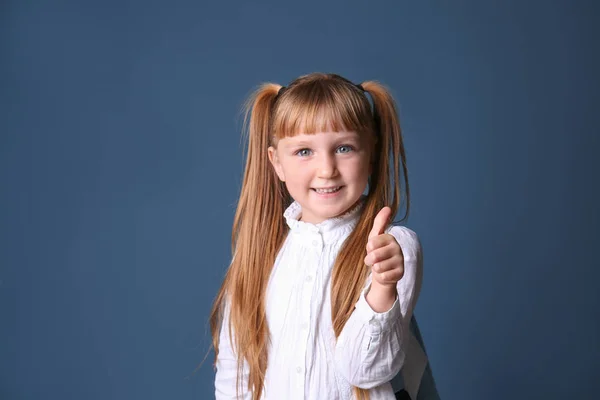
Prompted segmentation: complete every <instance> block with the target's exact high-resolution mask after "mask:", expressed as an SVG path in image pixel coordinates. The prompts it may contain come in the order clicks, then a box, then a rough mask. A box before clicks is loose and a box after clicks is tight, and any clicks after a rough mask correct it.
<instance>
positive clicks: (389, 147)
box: [361, 81, 410, 221]
mask: <svg viewBox="0 0 600 400" xmlns="http://www.w3.org/2000/svg"><path fill="white" fill-rule="evenodd" d="M361 86H362V87H363V88H364V90H365V91H366V92H368V93H369V94H370V95H371V98H372V100H373V120H374V123H375V132H376V136H377V138H378V143H377V145H376V149H375V151H376V153H375V154H378V155H379V163H378V166H377V169H374V170H373V174H372V177H371V185H373V186H374V189H375V191H376V192H379V193H381V195H383V196H385V197H384V198H383V199H381V200H383V205H382V207H383V206H385V205H387V206H389V207H390V208H391V209H392V216H394V215H396V212H397V211H398V207H399V205H400V202H401V198H400V193H401V191H400V183H399V179H398V172H399V164H400V162H401V163H402V174H403V177H404V187H405V189H406V212H405V214H404V217H403V218H402V219H401V220H400V221H405V220H406V219H407V218H408V213H409V211H410V188H409V186H408V171H407V166H406V152H405V150H404V141H403V139H402V131H401V128H400V121H399V118H398V110H397V107H396V103H395V101H394V99H393V97H392V95H391V94H390V92H389V90H388V89H387V88H385V87H384V86H383V85H381V84H380V83H378V82H375V81H367V82H363V83H362V84H361ZM390 158H391V159H392V165H393V168H392V169H391V174H390V165H389V162H390ZM379 187H380V188H381V190H380V191H379V190H377V188H379Z"/></svg>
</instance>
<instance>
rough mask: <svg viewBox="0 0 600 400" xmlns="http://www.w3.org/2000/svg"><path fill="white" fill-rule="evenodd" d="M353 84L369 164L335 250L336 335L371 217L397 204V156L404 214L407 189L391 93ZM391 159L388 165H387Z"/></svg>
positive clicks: (359, 274)
mask: <svg viewBox="0 0 600 400" xmlns="http://www.w3.org/2000/svg"><path fill="white" fill-rule="evenodd" d="M357 87H358V88H359V89H361V90H364V91H365V92H368V93H369V94H370V95H371V98H372V100H373V107H372V121H371V122H372V124H371V126H372V130H373V132H372V138H373V139H372V146H373V147H372V149H373V154H374V157H373V165H372V168H373V169H372V173H371V177H370V180H369V195H368V196H367V199H366V202H365V205H364V209H363V212H362V214H361V216H360V218H359V220H358V222H357V225H356V227H355V229H354V230H353V231H352V233H351V234H350V235H349V236H348V238H347V239H346V241H345V242H344V244H343V246H342V248H341V249H340V251H339V253H338V257H337V259H336V261H335V265H334V267H333V272H332V284H331V316H332V323H333V330H334V332H335V336H336V337H338V336H339V335H340V333H341V332H342V329H343V328H344V325H346V322H347V321H348V319H349V318H350V316H351V315H352V312H353V311H354V306H355V304H356V302H357V301H358V298H359V296H360V294H361V292H362V290H363V287H364V284H365V281H366V279H367V275H368V272H369V269H368V268H367V266H366V265H365V264H364V258H365V256H366V249H365V243H366V242H367V238H368V236H369V232H370V231H371V228H372V225H373V220H374V219H375V216H376V215H377V214H378V213H379V211H380V210H381V209H382V208H383V207H384V206H389V207H390V208H391V209H392V214H391V216H392V219H393V218H394V216H395V215H396V212H397V211H398V207H399V204H400V193H401V191H400V182H399V180H398V168H399V164H400V162H399V158H400V159H401V162H402V169H403V174H404V187H405V189H406V214H405V216H404V217H403V219H402V221H403V220H405V219H406V218H407V217H408V211H409V205H410V200H409V197H410V191H409V187H408V176H407V169H406V159H405V151H404V144H403V140H402V132H401V130H400V122H399V119H398V115H397V109H396V105H395V102H394V100H393V98H392V96H391V95H390V94H389V92H388V90H387V89H386V88H385V87H383V86H382V85H381V84H379V83H377V82H374V81H367V82H363V83H362V84H360V85H357ZM390 158H391V161H392V163H391V165H390ZM353 391H354V395H355V397H356V398H357V399H360V400H368V399H369V393H368V391H367V390H364V389H359V388H357V387H355V388H354V389H353Z"/></svg>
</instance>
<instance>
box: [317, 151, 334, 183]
mask: <svg viewBox="0 0 600 400" xmlns="http://www.w3.org/2000/svg"><path fill="white" fill-rule="evenodd" d="M336 173H337V165H336V160H335V156H334V155H331V154H324V155H323V156H322V157H321V158H320V159H319V161H318V166H317V175H318V177H319V178H331V177H333V176H335V175H336Z"/></svg>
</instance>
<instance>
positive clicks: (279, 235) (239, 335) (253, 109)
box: [211, 83, 289, 400]
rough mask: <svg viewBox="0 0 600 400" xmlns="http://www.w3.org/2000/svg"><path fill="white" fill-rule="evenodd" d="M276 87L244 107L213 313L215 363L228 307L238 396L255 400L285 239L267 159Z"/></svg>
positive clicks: (278, 192) (280, 200)
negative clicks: (268, 302)
mask: <svg viewBox="0 0 600 400" xmlns="http://www.w3.org/2000/svg"><path fill="white" fill-rule="evenodd" d="M280 88H281V86H279V85H275V84H271V83H267V84H263V85H262V86H260V87H259V88H258V89H257V90H256V91H255V92H254V93H253V94H252V95H251V96H250V98H249V99H248V101H247V102H246V104H245V116H244V132H245V133H246V135H245V139H246V142H247V146H245V148H246V149H247V152H246V154H245V156H246V165H245V170H244V178H243V182H242V188H241V193H240V198H239V201H238V207H237V210H236V213H235V217H234V221H233V229H232V236H231V250H232V254H234V255H235V256H234V257H233V260H232V263H231V265H230V267H229V269H228V271H227V274H226V276H225V280H224V283H223V286H222V287H221V290H220V291H219V294H218V295H217V298H216V300H215V304H214V306H213V310H212V313H211V329H212V335H213V345H214V348H215V362H216V357H218V346H219V329H220V327H221V324H222V321H223V318H224V315H223V310H224V306H225V304H226V303H227V305H228V306H229V307H228V310H229V312H230V314H229V317H230V323H229V326H228V327H224V328H227V329H228V330H229V337H230V338H231V339H232V346H233V349H234V352H235V354H236V356H237V358H238V374H237V376H238V378H237V384H236V388H237V390H238V393H239V391H240V390H248V391H251V392H252V398H253V399H255V400H258V399H259V398H260V396H261V393H262V390H263V383H264V379H265V372H266V369H267V350H268V340H269V335H268V327H267V320H266V307H265V297H266V286H267V283H268V279H269V276H270V273H271V269H272V267H273V265H274V263H275V258H276V256H277V252H278V251H279V248H280V247H281V244H282V243H283V240H284V238H285V234H286V230H285V225H284V223H283V220H282V217H281V216H282V214H283V211H284V207H286V206H287V205H286V203H287V202H288V201H289V199H288V198H287V197H286V195H285V193H287V190H286V189H285V187H284V186H283V185H284V184H283V183H282V182H280V181H279V180H278V177H277V175H276V173H275V171H274V170H273V169H272V168H271V166H270V164H269V160H268V156H267V148H268V147H269V145H270V141H271V137H272V135H271V115H272V112H273V106H274V104H275V102H276V100H277V94H278V91H279V89H280ZM232 333H234V335H232ZM234 336H235V340H233V338H234ZM244 362H247V363H248V373H249V376H248V387H247V388H241V387H240V385H241V380H240V376H242V371H243V366H244Z"/></svg>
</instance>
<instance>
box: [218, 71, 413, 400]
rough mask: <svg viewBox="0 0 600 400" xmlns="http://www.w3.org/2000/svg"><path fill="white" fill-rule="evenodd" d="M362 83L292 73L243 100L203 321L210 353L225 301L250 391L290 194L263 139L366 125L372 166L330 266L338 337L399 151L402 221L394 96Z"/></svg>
mask: <svg viewBox="0 0 600 400" xmlns="http://www.w3.org/2000/svg"><path fill="white" fill-rule="evenodd" d="M361 86H362V88H361V87H358V86H357V85H354V84H353V83H352V82H350V81H349V80H347V79H345V78H343V77H341V76H339V75H335V74H322V73H313V74H309V75H305V76H301V77H299V78H297V79H296V80H294V81H293V82H292V83H291V84H290V85H289V86H288V87H286V88H285V90H282V91H281V93H280V92H279V91H280V89H281V88H282V86H281V85H277V84H274V83H265V84H263V85H261V86H260V87H259V88H258V89H257V90H256V91H255V92H254V93H253V94H252V95H251V96H250V98H249V99H248V101H247V102H246V105H245V110H246V114H245V120H244V132H247V137H246V140H247V153H246V166H245V169H244V177H243V183H242V188H241V193H240V198H239V202H238V206H237V210H236V213H235V217H234V221H233V229H232V235H231V250H232V254H233V259H232V262H231V265H230V266H229V269H228V270H227V273H226V275H225V279H224V282H223V285H222V286H221V288H220V290H219V292H218V294H217V297H216V299H215V302H214V304H213V307H212V311H211V315H210V324H211V332H212V337H213V346H214V349H215V362H216V359H217V358H218V356H219V334H220V329H221V324H222V323H223V318H224V309H225V304H226V303H227V305H228V310H229V313H230V314H229V321H230V322H229V326H228V327H223V329H228V332H229V337H230V338H232V335H231V334H232V332H234V333H235V341H232V347H233V349H234V352H235V354H236V356H237V358H238V379H237V384H236V389H237V390H239V389H240V384H241V382H240V375H241V372H242V368H243V363H244V361H246V362H247V363H248V374H249V375H248V388H247V390H249V391H251V392H252V399H253V400H258V399H259V398H260V396H261V394H262V391H263V386H264V379H265V372H266V369H267V359H268V358H267V351H268V345H269V330H268V326H267V318H266V311H265V297H266V289H267V282H268V280H269V276H270V273H271V269H272V267H273V264H274V263H275V258H276V256H277V253H278V252H279V250H280V248H281V246H282V244H283V242H284V240H285V238H286V235H287V233H288V227H287V226H286V224H285V221H284V219H283V212H284V211H285V209H286V208H287V207H288V206H289V205H290V204H291V202H292V201H293V199H292V198H291V197H290V195H289V193H288V191H287V189H286V187H285V184H284V183H283V182H281V181H280V180H279V179H278V177H277V175H276V174H275V171H274V169H273V167H272V166H271V165H270V163H269V160H268V155H267V149H268V147H269V146H276V144H277V141H278V139H281V138H283V137H289V136H293V135H296V134H298V133H304V134H314V133H317V132H322V131H342V130H346V131H356V132H358V133H359V134H360V135H365V136H364V137H366V138H367V139H368V140H369V143H371V146H372V147H371V150H372V151H373V153H372V155H373V157H371V160H372V167H373V169H372V173H371V177H370V179H369V192H368V195H367V196H366V199H365V203H364V206H363V212H362V213H361V215H360V217H359V219H358V222H357V224H356V227H355V229H354V230H353V231H352V232H351V233H350V235H349V236H348V238H347V239H346V240H345V242H344V244H343V245H342V247H341V249H340V251H339V253H338V255H337V258H336V260H335V264H334V266H333V272H332V283H331V316H332V317H331V318H332V323H333V330H334V332H335V336H336V337H338V336H339V335H340V333H341V331H342V328H343V327H344V325H345V324H346V321H348V318H349V317H350V315H351V314H352V311H353V310H354V305H355V303H356V302H357V301H358V298H359V296H360V293H361V291H362V289H363V286H364V284H365V281H366V278H367V275H368V271H369V270H368V268H367V267H366V266H365V264H364V262H363V260H364V257H365V256H366V249H365V244H366V243H367V239H368V235H369V231H370V230H371V228H372V224H373V220H374V218H375V216H376V215H377V213H378V212H379V211H380V210H381V209H382V208H383V207H384V206H389V207H390V208H391V209H392V218H393V216H394V215H396V212H397V211H398V207H399V204H400V200H401V199H400V193H401V191H400V182H399V179H398V172H399V163H400V161H401V163H402V164H401V165H402V171H403V175H404V188H405V191H406V213H405V216H404V217H403V219H402V220H401V221H403V220H405V219H406V218H407V217H408V212H409V209H410V191H409V186H408V176H407V168H406V161H405V151H404V144H403V141H402V134H401V130H400V124H399V120H398V115H397V109H396V105H395V103H394V100H393V98H392V96H391V95H390V93H389V91H388V90H387V89H386V88H385V87H384V86H383V85H381V84H380V83H378V82H375V81H366V82H362V84H361ZM361 89H364V92H363V90H361ZM366 92H368V93H369V95H370V96H371V99H372V103H373V105H372V106H371V103H370V102H369V100H368V98H367V96H366ZM248 122H249V123H248ZM390 158H391V160H390ZM390 161H391V163H390ZM354 392H355V394H356V397H357V398H359V399H362V398H366V399H368V397H369V396H368V391H367V390H363V389H359V388H354Z"/></svg>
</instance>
